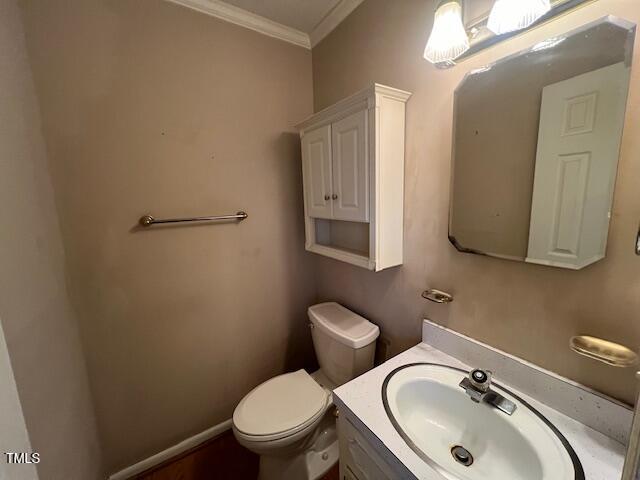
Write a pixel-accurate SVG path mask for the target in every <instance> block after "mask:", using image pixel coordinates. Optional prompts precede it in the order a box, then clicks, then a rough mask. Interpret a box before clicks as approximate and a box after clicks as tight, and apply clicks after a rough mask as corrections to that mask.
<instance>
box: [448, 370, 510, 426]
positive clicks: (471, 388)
mask: <svg viewBox="0 0 640 480" xmlns="http://www.w3.org/2000/svg"><path fill="white" fill-rule="evenodd" d="M460 386H461V387H462V388H463V389H464V391H465V392H467V395H469V398H471V400H473V401H474V402H476V403H481V402H482V403H487V404H489V405H491V406H492V407H495V408H497V409H498V410H500V411H502V412H504V413H506V414H507V415H513V412H515V411H516V404H515V403H513V402H512V401H511V400H508V399H506V398H505V397H503V396H502V395H500V394H499V393H498V392H496V391H495V390H492V389H491V372H490V371H489V370H481V369H479V368H476V369H474V370H471V372H469V376H468V377H467V378H463V379H462V381H461V382H460Z"/></svg>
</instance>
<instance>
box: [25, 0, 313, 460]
mask: <svg viewBox="0 0 640 480" xmlns="http://www.w3.org/2000/svg"><path fill="white" fill-rule="evenodd" d="M22 4H23V7H24V8H23V12H24V17H25V21H26V27H27V39H28V44H29V50H30V56H31V60H32V64H33V68H34V73H35V77H36V83H37V87H38V92H39V96H40V101H41V106H42V111H43V118H44V131H45V136H46V139H47V144H48V148H49V154H50V164H51V171H52V177H53V183H54V187H55V192H56V201H57V204H58V208H59V212H60V218H61V225H62V232H63V236H64V241H65V246H66V249H67V252H68V266H69V284H70V288H71V291H72V295H73V301H74V304H75V306H76V308H77V310H78V313H79V315H80V323H81V332H82V338H83V343H84V347H85V352H86V357H87V362H88V367H89V373H90V379H91V387H92V391H93V395H94V398H95V406H96V413H97V417H98V423H99V429H100V433H101V439H102V444H103V447H104V454H105V457H106V462H107V467H108V470H109V471H110V472H113V471H115V470H118V469H120V468H122V467H124V466H127V465H130V464H132V463H134V462H136V461H138V460H140V459H142V458H145V457H147V456H149V455H151V454H153V453H156V452H157V451H159V450H162V449H164V448H166V447H168V446H170V445H173V444H175V443H177V442H179V441H181V440H183V439H184V438H186V437H188V436H191V435H193V434H195V433H199V432H201V431H203V430H205V429H207V428H209V427H211V426H213V425H215V424H217V423H219V422H221V421H224V420H226V419H228V418H230V417H231V414H232V412H233V409H234V407H235V405H236V403H237V402H238V401H239V400H240V399H241V398H242V396H244V395H245V394H246V393H247V392H248V391H249V390H250V389H251V388H253V387H254V386H256V385H257V384H259V383H260V382H262V381H264V380H266V379H267V378H269V377H271V376H273V375H275V374H279V373H282V372H283V371H285V370H286V369H292V368H297V367H300V366H303V365H305V364H307V363H309V362H313V354H312V346H311V340H310V335H309V332H308V328H307V323H308V322H307V319H306V307H307V306H308V305H309V304H311V303H312V302H313V301H314V300H315V292H316V290H315V284H314V281H313V277H312V276H311V271H312V268H311V267H312V262H311V255H310V254H307V253H305V252H304V237H303V235H304V233H303V232H304V228H303V218H302V180H301V168H300V144H299V138H298V135H297V133H296V132H295V130H294V129H293V128H292V126H293V125H295V124H296V123H297V122H299V121H300V120H301V119H304V118H305V117H306V116H308V115H309V114H310V113H311V111H312V90H311V86H312V82H311V52H309V51H308V50H304V49H302V48H299V47H295V46H292V45H290V44H287V43H284V42H281V41H278V40H275V39H272V38H270V37H267V36H264V35H260V34H258V33H255V32H253V31H250V30H247V29H243V28H240V27H237V26H234V25H231V24H229V23H225V22H221V21H218V20H216V19H213V18H212V17H208V16H205V15H202V14H199V13H196V12H193V11H191V10H188V9H185V8H183V7H179V6H176V5H174V4H170V3H167V2H163V1H160V0H144V1H138V0H136V1H129V0H69V1H65V2H50V1H41V0H24V1H23V2H22ZM239 209H243V210H246V211H247V212H248V213H249V218H248V219H247V220H245V221H244V222H243V223H241V224H239V225H235V224H227V225H206V226H186V227H185V226H182V227H173V228H171V227H169V228H154V229H153V230H149V231H137V230H136V229H135V228H134V227H135V225H136V222H137V220H138V218H139V217H140V215H142V214H145V213H152V214H154V215H156V216H158V217H165V216H166V217H172V216H181V215H195V214H205V215H206V214H221V213H231V212H235V211H237V210H239Z"/></svg>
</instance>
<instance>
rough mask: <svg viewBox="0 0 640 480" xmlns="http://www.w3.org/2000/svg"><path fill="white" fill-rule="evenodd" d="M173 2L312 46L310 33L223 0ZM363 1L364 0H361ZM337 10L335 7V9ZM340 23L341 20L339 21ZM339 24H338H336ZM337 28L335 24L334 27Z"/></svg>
mask: <svg viewBox="0 0 640 480" xmlns="http://www.w3.org/2000/svg"><path fill="white" fill-rule="evenodd" d="M166 1H168V2H171V3H175V4H178V5H182V6H183V7H187V8H191V9H192V10H196V11H198V12H201V13H206V14H207V15H211V16H213V17H216V18H219V19H220V20H224V21H227V22H229V23H233V24H235V25H239V26H241V27H245V28H248V29H250V30H253V31H255V32H258V33H262V34H264V35H268V36H270V37H273V38H277V39H279V40H283V41H285V42H289V43H292V44H294V45H298V46H299V47H303V48H307V49H310V48H311V41H310V39H309V35H307V34H306V33H305V32H301V31H300V30H296V29H295V28H291V27H287V26H286V25H282V24H281V23H278V22H274V21H273V20H269V19H268V18H265V17H262V16H260V15H256V14H255V13H251V12H248V11H247V10H244V9H242V8H238V7H236V6H234V5H230V4H228V3H225V2H223V1H221V0H166ZM343 1H344V0H343ZM360 1H362V0H360ZM334 10H335V9H334ZM338 23H339V22H338ZM336 25H337V24H336ZM333 28H335V26H334V27H333Z"/></svg>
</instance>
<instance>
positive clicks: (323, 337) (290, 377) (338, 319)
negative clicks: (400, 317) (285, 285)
mask: <svg viewBox="0 0 640 480" xmlns="http://www.w3.org/2000/svg"><path fill="white" fill-rule="evenodd" d="M308 314H309V319H310V320H311V323H310V327H311V336H312V339H313V345H314V349H315V352H316V356H317V358H318V363H319V364H320V370H318V371H317V372H315V373H313V374H311V375H310V374H308V373H307V372H306V371H304V370H298V371H296V372H291V373H286V374H284V375H279V376H277V377H274V378H272V379H270V380H267V381H266V382H264V383H262V384H261V385H258V386H257V387H256V388H254V389H253V390H252V391H251V392H249V393H248V394H247V395H246V396H245V397H244V398H243V399H242V400H241V401H240V403H239V404H238V406H237V407H236V409H235V411H234V412H233V433H234V435H235V437H236V439H237V440H238V442H239V443H240V444H241V445H243V446H244V447H246V448H247V449H249V450H251V451H253V452H255V453H257V454H258V455H260V475H259V477H258V478H259V480H276V479H284V478H286V479H292V480H316V479H318V478H320V477H321V476H322V475H324V474H325V473H326V472H327V470H329V469H330V468H331V467H332V466H333V465H334V464H335V463H336V462H337V461H338V440H337V433H336V426H335V415H334V414H335V408H334V406H333V401H332V394H331V390H332V389H333V388H336V387H338V386H339V385H342V384H343V383H346V382H348V381H349V380H351V379H353V378H355V377H357V376H358V375H360V374H362V373H364V372H365V371H367V370H369V369H370V368H371V367H372V366H373V357H374V353H375V341H376V338H377V337H378V335H379V329H378V327H377V326H376V325H374V324H372V323H371V322H369V321H368V320H366V319H364V318H363V317H361V316H360V315H357V314H356V313H354V312H351V311H350V310H348V309H346V308H345V307H343V306H342V305H339V304H337V303H334V302H328V303H322V304H319V305H314V306H312V307H309V310H308Z"/></svg>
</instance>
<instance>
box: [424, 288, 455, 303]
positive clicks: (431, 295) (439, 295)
mask: <svg viewBox="0 0 640 480" xmlns="http://www.w3.org/2000/svg"><path fill="white" fill-rule="evenodd" d="M422 298H425V299H427V300H429V301H430V302H434V303H451V302H453V296H452V295H451V294H450V293H447V292H443V291H442V290H436V289H435V288H430V289H429V290H425V291H424V292H422Z"/></svg>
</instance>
